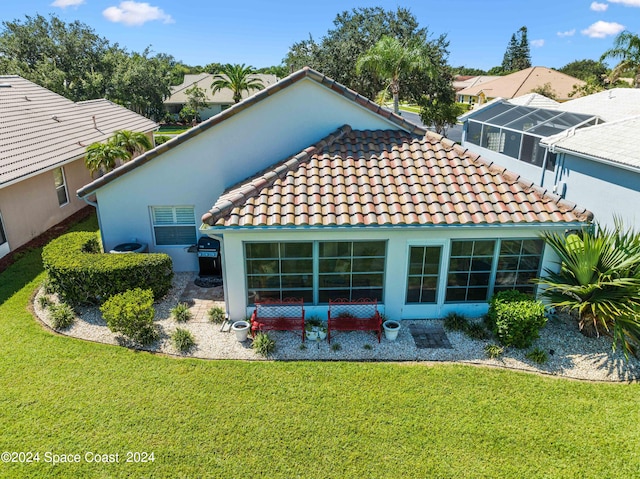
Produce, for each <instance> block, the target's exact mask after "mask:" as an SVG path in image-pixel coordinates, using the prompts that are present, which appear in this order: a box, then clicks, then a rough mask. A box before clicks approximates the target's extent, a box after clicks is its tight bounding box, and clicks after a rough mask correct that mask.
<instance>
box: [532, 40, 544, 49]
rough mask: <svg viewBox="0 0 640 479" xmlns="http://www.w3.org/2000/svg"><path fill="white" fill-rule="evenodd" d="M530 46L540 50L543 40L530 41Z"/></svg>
mask: <svg viewBox="0 0 640 479" xmlns="http://www.w3.org/2000/svg"><path fill="white" fill-rule="evenodd" d="M531 46H532V47H538V48H540V47H542V46H544V40H531Z"/></svg>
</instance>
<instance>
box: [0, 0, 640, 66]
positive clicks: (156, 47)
mask: <svg viewBox="0 0 640 479" xmlns="http://www.w3.org/2000/svg"><path fill="white" fill-rule="evenodd" d="M367 6H381V7H383V8H385V9H388V10H395V9H396V8H397V6H403V7H406V8H409V9H410V10H411V12H412V13H413V14H414V15H415V16H416V18H417V19H418V21H419V23H420V25H421V26H426V27H428V29H429V31H430V32H431V33H432V34H434V35H440V34H442V33H446V34H447V37H448V39H449V41H450V52H451V54H450V57H449V62H450V64H451V65H454V66H459V65H465V66H469V67H477V68H484V69H488V68H491V67H492V66H496V65H499V64H500V63H501V62H502V55H503V54H504V51H505V49H506V47H507V43H508V41H509V39H510V38H511V35H512V34H513V33H514V32H516V31H517V30H518V29H519V28H520V27H521V26H523V25H526V26H527V28H528V30H529V40H530V41H531V56H532V63H533V64H534V65H539V66H548V67H561V66H563V65H565V64H566V63H568V62H570V61H573V60H577V59H583V58H590V59H598V58H599V57H600V55H601V54H602V53H603V52H604V51H605V50H606V49H608V48H610V47H611V46H612V44H613V38H614V37H615V35H616V34H617V33H619V32H620V31H621V30H622V29H627V30H630V31H632V32H634V33H639V32H640V0H597V1H593V0H592V1H588V0H587V1H582V0H535V1H531V0H423V1H415V0H414V1H404V2H402V3H399V2H397V1H386V0H379V1H375V2H372V3H367V2H352V1H337V0H322V1H319V2H305V1H304V0H297V1H291V0H282V1H279V0H273V1H271V2H268V3H267V2H264V1H256V0H243V1H230V2H229V1H226V2H223V1H221V0H187V1H185V0H183V1H180V0H146V1H138V0H135V1H132V0H125V1H122V0H22V1H20V0H3V1H2V10H1V11H2V13H1V17H0V18H1V19H2V20H3V21H6V20H15V19H20V20H24V18H25V15H36V14H38V13H39V14H42V15H45V16H47V15H48V14H49V13H55V14H56V15H58V16H59V17H60V18H61V19H63V20H64V21H66V22H71V21H73V20H79V21H81V22H83V23H86V24H87V25H89V26H90V27H92V28H93V29H94V30H95V31H96V33H98V34H99V35H101V36H104V37H106V38H107V39H109V40H110V41H111V42H113V43H115V42H117V43H119V44H120V45H121V46H123V47H125V48H127V49H128V50H130V51H142V50H143V49H144V48H145V47H146V46H149V45H151V48H152V51H154V52H158V53H160V52H161V53H167V54H170V55H173V56H174V57H175V58H177V59H178V60H181V61H183V62H185V63H187V64H189V65H198V64H199V65H205V64H207V63H211V62H220V63H246V64H250V65H253V66H255V67H263V66H270V65H277V64H280V62H281V60H282V59H283V58H284V56H285V55H286V53H287V51H288V48H289V46H291V45H292V44H293V43H294V42H296V41H299V40H302V39H305V38H308V36H309V34H311V35H313V37H314V38H315V39H320V38H321V37H322V36H323V35H324V34H325V33H326V32H327V30H329V29H330V28H332V27H333V23H332V22H333V19H334V18H335V16H336V14H337V13H338V12H341V11H344V10H350V9H351V8H354V7H367Z"/></svg>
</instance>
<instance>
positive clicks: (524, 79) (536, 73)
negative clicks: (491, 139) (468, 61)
mask: <svg viewBox="0 0 640 479" xmlns="http://www.w3.org/2000/svg"><path fill="white" fill-rule="evenodd" d="M546 83H550V84H551V88H552V89H553V90H554V92H555V94H556V97H557V98H558V99H559V100H568V99H569V98H570V97H569V93H571V91H572V90H573V86H574V85H576V84H578V85H583V84H584V82H583V81H582V80H579V79H577V78H574V77H572V76H569V75H565V74H564V73H560V72H559V71H556V70H552V69H551V68H545V67H531V68H526V69H524V70H520V71H519V72H515V73H511V74H510V75H505V76H503V77H499V78H497V79H495V80H491V81H488V82H485V83H482V84H479V85H474V86H472V87H469V88H465V89H463V90H460V91H459V92H457V94H458V95H472V96H477V95H479V94H480V93H481V92H484V94H485V95H486V96H487V97H488V98H497V97H502V98H514V97H517V96H520V95H524V94H526V93H530V92H531V91H532V90H535V89H536V88H540V87H543V86H544V85H545V84H546Z"/></svg>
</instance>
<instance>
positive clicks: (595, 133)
mask: <svg viewBox="0 0 640 479" xmlns="http://www.w3.org/2000/svg"><path fill="white" fill-rule="evenodd" d="M638 132H640V116H636V117H634V118H625V119H623V120H618V121H615V122H610V123H601V124H599V125H595V126H590V127H587V128H579V129H577V130H569V131H567V132H564V133H560V134H558V135H555V136H551V137H548V138H544V139H543V140H542V143H543V144H546V145H552V147H553V148H554V150H555V151H559V150H560V151H565V152H570V153H576V154H577V155H578V156H582V155H585V156H589V157H592V158H594V159H600V160H606V161H610V162H613V163H616V164H619V165H626V166H631V167H632V168H634V169H637V170H640V151H639V150H638Z"/></svg>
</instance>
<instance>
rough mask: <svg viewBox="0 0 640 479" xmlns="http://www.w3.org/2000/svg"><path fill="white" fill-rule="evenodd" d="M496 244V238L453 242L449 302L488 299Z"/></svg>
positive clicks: (448, 288)
mask: <svg viewBox="0 0 640 479" xmlns="http://www.w3.org/2000/svg"><path fill="white" fill-rule="evenodd" d="M495 243H496V242H495V240H471V241H466V240H465V241H452V242H451V256H450V258H449V276H448V278H447V295H446V301H447V302H483V301H486V300H487V299H488V296H489V286H490V280H491V271H492V269H493V257H494V249H495Z"/></svg>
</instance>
